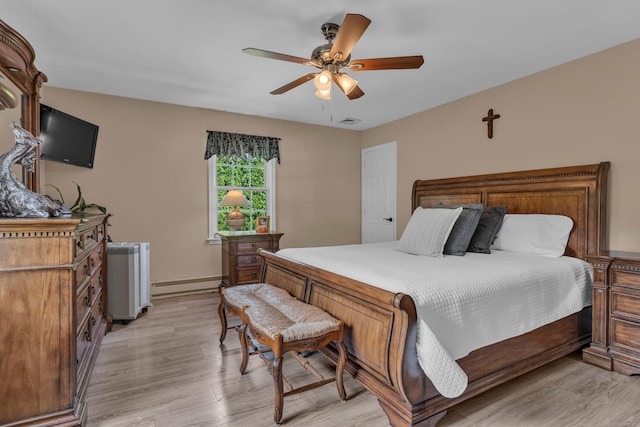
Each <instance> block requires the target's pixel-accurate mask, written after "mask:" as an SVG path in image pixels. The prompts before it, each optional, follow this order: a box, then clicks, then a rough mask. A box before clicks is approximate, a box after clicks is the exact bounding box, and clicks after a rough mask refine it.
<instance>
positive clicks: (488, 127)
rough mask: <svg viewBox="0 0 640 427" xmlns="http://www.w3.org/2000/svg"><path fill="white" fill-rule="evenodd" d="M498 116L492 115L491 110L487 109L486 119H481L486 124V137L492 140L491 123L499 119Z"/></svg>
mask: <svg viewBox="0 0 640 427" xmlns="http://www.w3.org/2000/svg"><path fill="white" fill-rule="evenodd" d="M499 118H500V114H493V108H489V111H487V117H483V118H482V121H483V122H487V136H488V137H489V138H493V121H494V120H495V119H499Z"/></svg>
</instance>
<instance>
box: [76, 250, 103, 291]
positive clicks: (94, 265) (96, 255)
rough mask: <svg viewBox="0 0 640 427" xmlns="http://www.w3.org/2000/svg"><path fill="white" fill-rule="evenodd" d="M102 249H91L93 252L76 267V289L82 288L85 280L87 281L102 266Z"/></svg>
mask: <svg viewBox="0 0 640 427" xmlns="http://www.w3.org/2000/svg"><path fill="white" fill-rule="evenodd" d="M103 250H104V249H103V247H102V246H99V247H97V248H94V249H93V252H91V254H89V255H88V256H86V257H84V258H83V259H82V260H81V261H80V262H79V263H78V264H77V265H76V283H77V285H78V287H83V285H84V283H85V281H86V280H88V279H89V277H91V276H92V275H93V274H94V273H95V272H96V271H98V270H100V267H101V266H102V258H103V257H104V254H103Z"/></svg>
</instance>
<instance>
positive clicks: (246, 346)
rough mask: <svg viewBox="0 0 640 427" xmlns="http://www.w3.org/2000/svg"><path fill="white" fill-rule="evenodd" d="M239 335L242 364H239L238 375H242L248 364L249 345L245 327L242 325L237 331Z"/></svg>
mask: <svg viewBox="0 0 640 427" xmlns="http://www.w3.org/2000/svg"><path fill="white" fill-rule="evenodd" d="M238 333H239V334H240V347H242V362H241V363H240V373H241V374H242V375H244V373H245V372H246V371H247V364H248V363H249V343H248V338H247V325H246V324H245V323H243V324H242V325H241V326H240V330H239V331H238Z"/></svg>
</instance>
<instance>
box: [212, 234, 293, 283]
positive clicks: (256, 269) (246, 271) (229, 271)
mask: <svg viewBox="0 0 640 427" xmlns="http://www.w3.org/2000/svg"><path fill="white" fill-rule="evenodd" d="M283 234H284V233H256V232H248V231H236V232H230V231H229V232H228V231H221V232H219V233H218V236H220V239H222V283H220V286H236V285H242V284H244V283H256V282H257V281H258V280H259V279H260V272H261V270H262V258H261V257H260V256H259V255H258V254H257V252H258V249H265V250H268V251H270V252H276V251H277V250H278V249H280V238H281V237H282V235H283Z"/></svg>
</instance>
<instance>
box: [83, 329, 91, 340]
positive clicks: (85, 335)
mask: <svg viewBox="0 0 640 427" xmlns="http://www.w3.org/2000/svg"><path fill="white" fill-rule="evenodd" d="M84 340H85V341H91V334H90V333H89V331H84Z"/></svg>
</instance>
